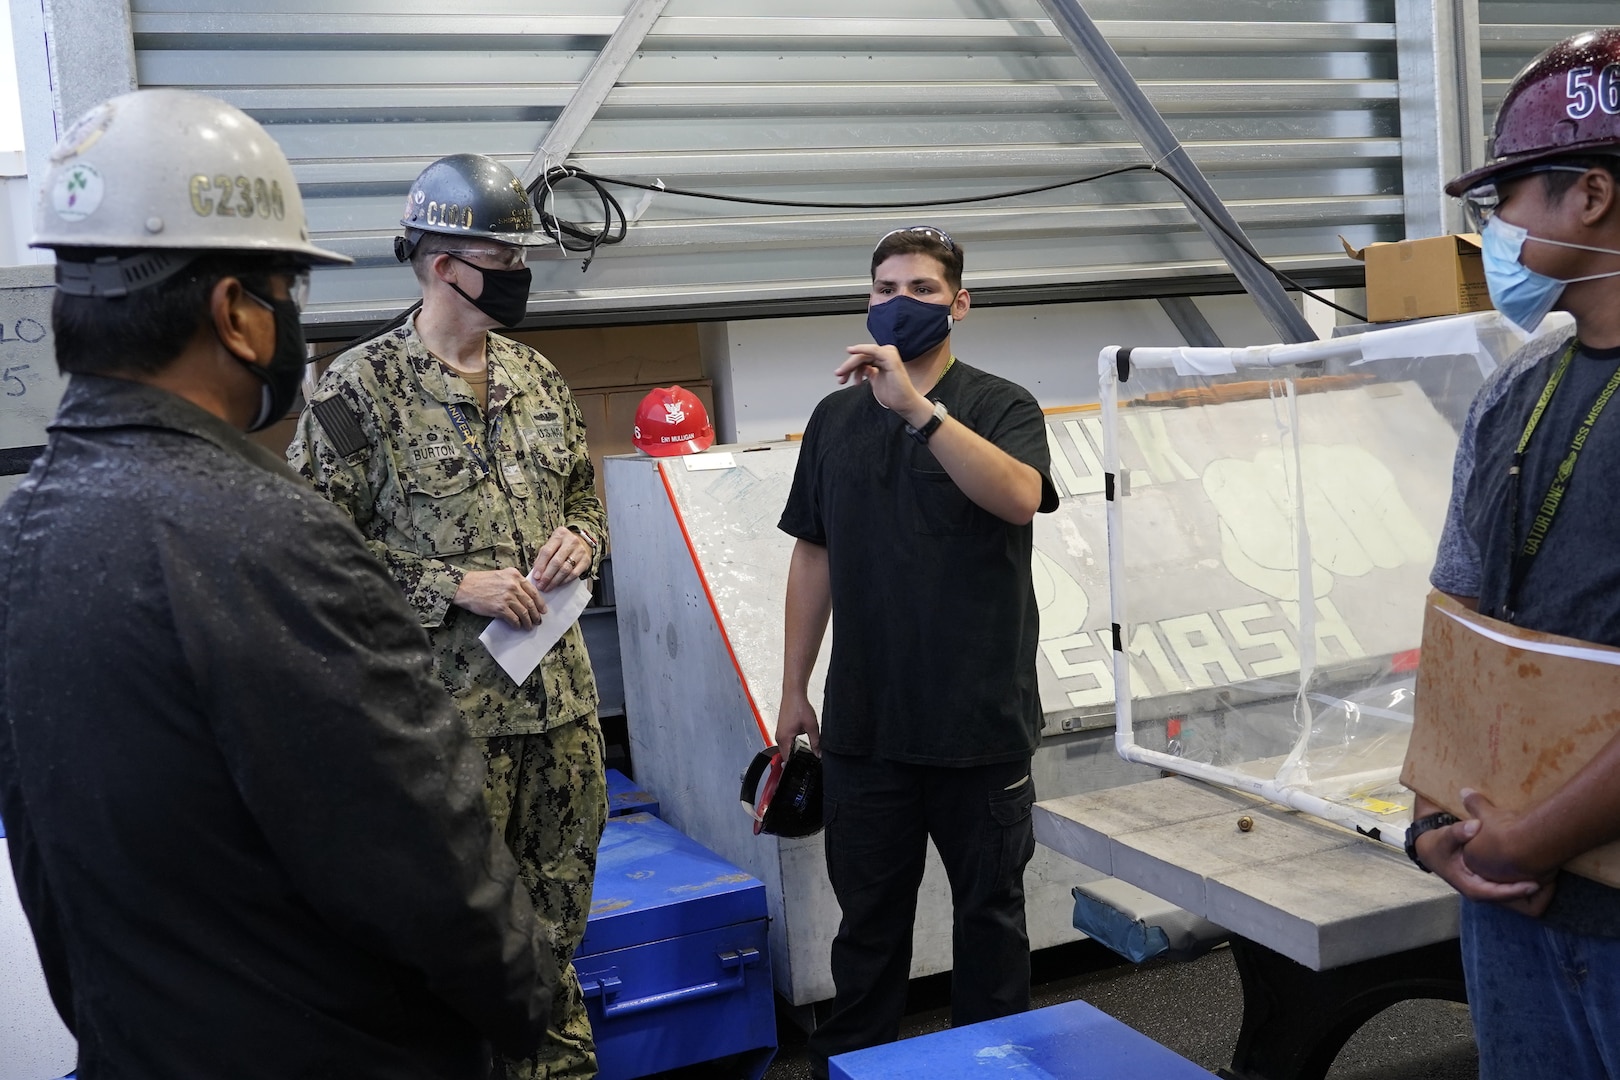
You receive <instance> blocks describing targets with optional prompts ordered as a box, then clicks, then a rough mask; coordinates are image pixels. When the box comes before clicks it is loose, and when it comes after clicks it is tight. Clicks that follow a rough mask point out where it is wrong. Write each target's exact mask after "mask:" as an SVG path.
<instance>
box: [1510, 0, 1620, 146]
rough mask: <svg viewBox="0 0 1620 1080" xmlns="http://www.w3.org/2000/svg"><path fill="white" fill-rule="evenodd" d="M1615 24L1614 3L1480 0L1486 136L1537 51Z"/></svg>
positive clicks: (1618, 17) (1619, 17)
mask: <svg viewBox="0 0 1620 1080" xmlns="http://www.w3.org/2000/svg"><path fill="white" fill-rule="evenodd" d="M1617 23H1620V8H1617V7H1616V6H1615V4H1614V2H1613V0H1532V2H1526V0H1479V56H1480V60H1479V65H1480V91H1481V97H1482V98H1483V101H1482V104H1483V105H1484V109H1485V126H1484V130H1485V134H1486V136H1487V137H1488V136H1489V135H1490V133H1491V132H1492V131H1494V130H1495V127H1496V110H1497V109H1498V108H1499V107H1500V106H1501V104H1502V96H1503V95H1504V94H1506V93H1507V87H1508V83H1510V82H1512V81H1513V76H1515V75H1517V74H1518V73H1519V71H1520V70H1521V69H1522V68H1523V67H1524V66H1525V65H1526V64H1527V63H1529V62H1530V60H1531V59H1532V58H1533V57H1534V56H1535V55H1536V54H1537V53H1539V52H1541V51H1542V50H1544V49H1546V48H1548V47H1549V46H1551V45H1555V44H1557V43H1558V42H1560V41H1562V40H1563V39H1564V38H1567V37H1569V36H1571V35H1572V34H1578V33H1580V32H1581V31H1583V30H1590V29H1592V28H1593V27H1598V26H1614V25H1615V24H1617ZM1480 160H1481V161H1483V160H1484V157H1483V155H1481V157H1480Z"/></svg>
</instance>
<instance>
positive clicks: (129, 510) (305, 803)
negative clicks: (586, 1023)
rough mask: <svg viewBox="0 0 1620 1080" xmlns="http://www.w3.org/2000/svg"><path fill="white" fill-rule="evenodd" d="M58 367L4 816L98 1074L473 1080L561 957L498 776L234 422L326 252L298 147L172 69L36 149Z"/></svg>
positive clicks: (1, 677)
mask: <svg viewBox="0 0 1620 1080" xmlns="http://www.w3.org/2000/svg"><path fill="white" fill-rule="evenodd" d="M35 225H36V233H35V239H34V244H35V245H36V246H40V247H48V248H53V249H54V250H55V252H56V257H57V260H58V262H57V283H58V292H57V296H56V299H55V304H54V308H53V312H52V323H53V326H54V329H55V334H56V349H57V358H58V362H59V364H60V366H61V368H62V369H63V370H64V371H65V372H68V373H70V374H71V375H72V380H71V382H70V384H69V387H68V390H67V392H66V395H65V396H64V398H63V401H62V405H61V408H60V410H59V412H58V413H57V416H56V419H55V421H54V423H53V424H52V425H51V428H50V436H49V441H48V443H47V445H46V447H45V450H44V453H43V455H42V456H41V457H40V459H39V460H38V461H37V462H36V463H35V465H34V467H33V469H32V470H31V471H30V473H29V475H28V477H27V479H26V480H25V481H24V482H23V483H22V484H21V485H20V486H19V487H18V489H17V490H16V491H15V492H14V493H13V495H12V496H11V497H10V498H9V499H8V500H7V501H6V503H5V506H4V508H3V511H0V568H3V570H0V588H3V590H4V592H3V594H0V635H3V641H4V656H5V658H6V663H5V664H4V665H3V667H0V814H3V816H4V821H5V826H6V830H7V834H8V839H9V841H10V850H11V857H12V863H13V869H14V872H15V874H16V878H17V884H18V889H19V892H20V895H21V898H22V903H23V906H24V908H25V910H26V912H27V915H28V917H29V921H30V923H31V924H32V927H33V931H34V935H35V938H36V941H37V944H38V949H39V953H40V959H41V961H42V965H43V967H44V970H45V973H46V978H47V982H48V984H49V987H50V991H51V996H52V999H53V1001H54V1002H55V1003H56V1006H57V1008H58V1010H59V1011H60V1012H61V1014H62V1017H63V1019H64V1020H65V1022H66V1023H67V1025H68V1027H69V1028H70V1029H71V1030H72V1031H73V1032H74V1034H75V1035H76V1036H77V1038H78V1040H79V1063H78V1075H79V1076H80V1077H81V1078H83V1080H96V1078H97V1077H103V1076H114V1075H116V1076H118V1077H136V1078H151V1080H176V1078H188V1077H196V1078H204V1077H226V1076H228V1077H231V1078H233V1080H242V1078H255V1077H262V1078H264V1080H285V1078H288V1077H295V1076H307V1077H314V1076H334V1077H335V1076H342V1077H346V1078H358V1077H376V1078H379V1080H380V1078H384V1077H387V1078H390V1080H396V1078H402V1077H405V1078H421V1080H430V1078H431V1080H445V1078H465V1080H485V1077H487V1075H488V1070H489V1067H490V1062H491V1060H492V1057H493V1052H492V1047H493V1048H495V1049H499V1050H500V1051H501V1052H503V1053H507V1054H517V1055H521V1054H524V1053H527V1052H529V1051H530V1049H531V1048H532V1047H533V1046H534V1045H535V1044H536V1043H538V1042H539V1040H540V1039H541V1038H542V1037H543V1033H544V1031H545V1027H546V1024H547V1020H548V1017H549V1012H550V1002H551V995H552V988H553V986H554V985H555V966H554V964H553V963H552V961H551V959H550V955H549V950H547V949H546V948H545V947H544V945H543V944H542V942H541V940H540V939H539V937H538V935H537V932H536V926H535V922H534V917H533V912H532V910H531V905H530V902H529V899H528V897H527V895H526V892H525V890H524V889H523V888H522V887H521V885H520V884H519V883H518V875H517V867H516V865H515V864H514V862H513V860H512V858H511V856H510V855H509V854H508V853H507V851H506V850H505V848H504V846H503V845H502V844H501V842H500V838H499V837H497V836H496V835H495V833H494V832H493V830H492V829H491V828H490V826H489V822H488V819H487V816H486V812H485V809H484V800H483V773H484V763H483V760H482V757H481V756H480V754H479V752H478V749H477V747H476V746H475V745H474V743H473V742H472V740H471V739H469V738H468V736H467V734H466V732H465V729H464V728H463V727H462V725H461V722H460V719H459V718H458V717H457V716H456V714H455V711H454V709H453V708H452V706H451V703H450V701H449V700H448V699H447V698H446V696H445V694H444V692H443V690H442V689H441V688H440V687H439V686H438V685H437V681H436V680H435V679H434V678H433V675H432V670H431V657H430V654H429V651H428V643H427V639H426V636H425V635H424V634H423V633H422V631H421V630H420V628H419V627H418V626H417V623H416V619H415V617H414V616H413V615H412V613H411V611H410V610H409V608H408V607H407V606H406V605H405V603H404V602H403V601H402V600H401V598H400V596H399V591H398V589H397V588H396V587H395V585H394V583H393V581H392V580H391V579H390V578H389V577H388V575H387V573H386V572H385V570H384V569H383V567H382V566H381V565H380V564H379V563H378V562H377V561H376V560H375V559H373V558H372V557H371V555H370V554H369V553H368V552H367V551H366V548H365V545H364V543H363V542H362V540H361V538H360V536H359V534H358V533H357V532H356V531H355V530H354V527H353V524H352V522H350V521H349V519H348V518H347V517H346V516H345V515H343V514H342V513H340V512H339V511H337V510H336V509H335V508H333V507H331V506H329V505H328V504H326V503H325V502H324V501H322V500H321V499H319V498H316V497H315V496H314V495H313V493H311V492H310V491H309V489H308V486H307V485H306V484H305V483H304V482H303V481H302V480H301V479H299V478H298V477H297V476H296V475H294V474H293V473H291V472H290V471H289V470H287V469H286V467H285V466H284V465H283V464H282V463H281V462H280V461H278V460H277V459H276V458H275V457H274V456H272V455H269V454H267V453H265V452H264V451H263V450H261V449H259V448H258V447H256V446H255V445H254V444H252V443H251V442H249V441H248V440H246V439H245V438H244V437H243V434H242V433H243V431H245V430H253V429H257V428H261V427H264V426H265V425H267V424H270V423H272V422H274V421H275V420H277V419H278V418H279V417H280V416H281V415H282V414H284V413H285V412H286V411H287V408H288V406H289V405H290V403H291V402H292V399H293V397H294V395H295V393H296V390H297V387H298V385H299V381H300V379H301V377H302V373H303V368H304V359H305V349H304V342H303V333H302V330H301V328H300V324H299V305H300V303H301V301H302V299H303V295H304V290H305V286H306V281H307V272H308V270H309V268H310V267H311V266H312V265H315V264H321V263H339V262H346V261H348V260H347V259H345V258H344V257H342V256H340V255H337V254H334V253H332V252H329V251H323V250H321V249H320V248H318V247H315V246H313V245H312V244H311V243H310V242H309V236H308V231H307V228H306V226H305V221H304V212H303V206H302V203H301V201H300V198H299V193H298V187H297V185H296V183H295V182H294V179H293V175H292V171H291V169H290V168H289V166H288V164H287V161H286V158H285V157H284V156H283V155H282V153H281V151H280V149H279V148H278V147H277V146H276V144H275V143H274V141H272V140H271V139H270V137H269V136H268V135H267V134H266V133H265V132H264V130H263V129H262V128H261V127H259V125H258V124H256V123H255V122H254V121H253V120H251V119H250V118H249V117H247V116H246V115H245V114H243V113H241V112H240V111H238V110H237V109H235V108H232V107H231V106H229V105H226V104H224V103H223V102H220V101H216V100H214V99H212V98H208V97H203V96H201V95H197V94H192V93H187V92H183V91H175V90H146V91H138V92H136V93H133V94H129V95H125V96H123V97H119V98H114V99H113V100H111V101H109V102H106V103H104V104H102V105H100V106H98V107H97V108H96V109H94V110H92V111H91V112H90V113H89V114H87V115H86V116H85V117H84V118H83V119H81V120H80V121H79V122H78V123H76V124H75V125H74V126H73V127H72V128H71V129H70V130H69V131H68V133H67V134H66V136H64V138H63V140H62V142H61V143H60V144H59V145H58V146H57V148H56V150H55V152H54V153H53V154H52V157H51V168H50V170H49V173H48V174H47V176H46V177H45V183H44V190H43V193H42V196H41V201H40V204H39V207H38V210H37V213H36V219H35Z"/></svg>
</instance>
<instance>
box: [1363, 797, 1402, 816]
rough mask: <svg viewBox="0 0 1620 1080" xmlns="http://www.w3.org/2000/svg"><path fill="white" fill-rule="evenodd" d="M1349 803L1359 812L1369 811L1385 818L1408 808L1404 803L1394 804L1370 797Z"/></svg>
mask: <svg viewBox="0 0 1620 1080" xmlns="http://www.w3.org/2000/svg"><path fill="white" fill-rule="evenodd" d="M1349 803H1350V805H1351V806H1353V807H1355V808H1356V809H1357V810H1366V811H1368V812H1370V813H1374V814H1381V815H1385V816H1387V815H1389V814H1398V813H1400V812H1401V811H1402V810H1405V809H1406V806H1405V804H1403V803H1394V802H1390V801H1389V800H1387V799H1375V798H1373V797H1372V796H1370V795H1367V796H1362V797H1361V798H1356V799H1351V800H1349Z"/></svg>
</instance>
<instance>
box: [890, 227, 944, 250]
mask: <svg viewBox="0 0 1620 1080" xmlns="http://www.w3.org/2000/svg"><path fill="white" fill-rule="evenodd" d="M901 233H922V234H923V235H924V236H931V237H933V238H934V239H935V240H938V241H939V242H940V243H942V244H944V245H945V250H946V251H949V252H952V253H954V252H955V251H956V241H955V240H952V239H951V234H950V233H948V232H946V231H945V230H944V229H936V228H934V227H933V226H932V225H909V226H907V227H906V228H904V229H891V230H890V231H888V232H886V233H884V234H883V236H882V237H880V238H879V239H878V242H877V243H876V244H875V245H873V247H872V250H873V251H876V250H877V249H878V248H880V247H882V246H883V241H884V240H887V239H888V238H889V237H891V236H898V235H899V234H901Z"/></svg>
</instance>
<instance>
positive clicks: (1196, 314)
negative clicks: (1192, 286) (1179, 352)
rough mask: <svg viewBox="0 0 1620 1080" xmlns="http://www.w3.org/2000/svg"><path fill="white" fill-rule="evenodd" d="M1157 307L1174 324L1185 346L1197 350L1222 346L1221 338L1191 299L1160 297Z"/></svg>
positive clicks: (1188, 297) (1184, 297) (1185, 297)
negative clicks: (1161, 309)
mask: <svg viewBox="0 0 1620 1080" xmlns="http://www.w3.org/2000/svg"><path fill="white" fill-rule="evenodd" d="M1159 306H1160V307H1161V308H1163V309H1164V313H1165V314H1166V315H1168V316H1170V321H1171V322H1173V323H1175V324H1176V330H1177V331H1178V332H1180V334H1181V339H1182V340H1183V341H1185V342H1186V343H1187V344H1189V345H1191V346H1193V347H1194V348H1198V349H1219V348H1222V347H1223V346H1224V344H1225V343H1224V342H1222V341H1221V336H1220V335H1219V334H1217V333H1216V332H1215V328H1214V327H1213V326H1211V325H1209V320H1208V319H1206V318H1204V313H1203V312H1202V311H1199V310H1198V304H1197V303H1196V302H1195V301H1194V300H1193V298H1192V297H1190V296H1161V297H1159Z"/></svg>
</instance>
